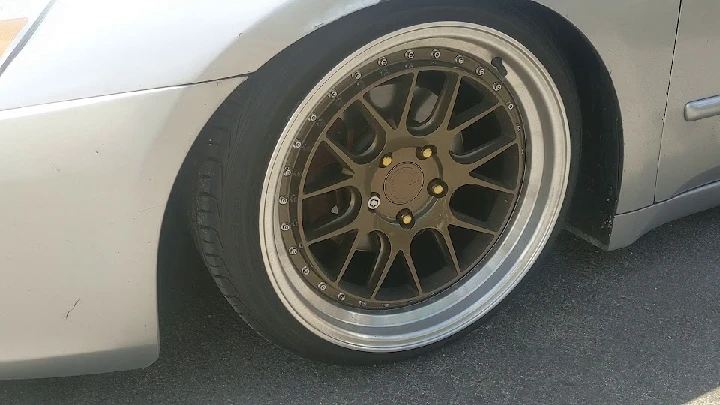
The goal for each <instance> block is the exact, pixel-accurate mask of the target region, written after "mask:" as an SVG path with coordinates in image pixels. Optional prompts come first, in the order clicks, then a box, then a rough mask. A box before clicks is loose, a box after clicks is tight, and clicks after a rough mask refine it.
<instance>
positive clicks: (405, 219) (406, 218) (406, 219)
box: [398, 213, 413, 225]
mask: <svg viewBox="0 0 720 405" xmlns="http://www.w3.org/2000/svg"><path fill="white" fill-rule="evenodd" d="M398 219H399V220H400V223H401V224H403V225H410V224H412V221H413V217H412V214H409V213H402V214H400V216H399V217H398Z"/></svg>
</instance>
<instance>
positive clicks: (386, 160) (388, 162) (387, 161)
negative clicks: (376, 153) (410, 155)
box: [380, 155, 393, 167]
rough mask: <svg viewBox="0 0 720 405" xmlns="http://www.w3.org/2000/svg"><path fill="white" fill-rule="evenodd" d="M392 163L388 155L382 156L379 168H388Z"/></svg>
mask: <svg viewBox="0 0 720 405" xmlns="http://www.w3.org/2000/svg"><path fill="white" fill-rule="evenodd" d="M392 161H393V160H392V156H390V155H385V156H383V157H382V159H381V160H380V167H388V166H390V165H391V164H392Z"/></svg>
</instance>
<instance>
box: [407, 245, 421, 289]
mask: <svg viewBox="0 0 720 405" xmlns="http://www.w3.org/2000/svg"><path fill="white" fill-rule="evenodd" d="M403 255H404V256H405V262H406V263H407V265H408V270H410V275H411V276H412V278H413V281H414V282H415V288H417V290H418V294H422V293H423V290H422V286H421V285H420V278H419V277H418V270H417V267H415V260H413V258H412V256H411V255H410V249H405V251H403Z"/></svg>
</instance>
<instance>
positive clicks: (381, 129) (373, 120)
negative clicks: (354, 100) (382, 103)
mask: <svg viewBox="0 0 720 405" xmlns="http://www.w3.org/2000/svg"><path fill="white" fill-rule="evenodd" d="M359 104H360V110H361V112H362V114H363V116H365V118H367V119H368V121H369V122H370V125H371V126H372V127H373V128H375V131H376V135H377V134H378V133H382V134H387V133H388V132H390V131H392V130H393V128H392V127H391V126H390V123H388V121H387V120H386V119H385V118H384V117H383V116H382V115H381V114H380V111H378V110H377V108H375V107H374V106H373V105H372V104H370V102H369V101H368V100H367V99H366V98H365V97H360V103H359Z"/></svg>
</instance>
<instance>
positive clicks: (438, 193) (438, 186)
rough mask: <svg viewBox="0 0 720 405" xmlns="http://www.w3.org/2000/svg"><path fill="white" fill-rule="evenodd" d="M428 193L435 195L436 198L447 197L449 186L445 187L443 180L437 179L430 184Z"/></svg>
mask: <svg viewBox="0 0 720 405" xmlns="http://www.w3.org/2000/svg"><path fill="white" fill-rule="evenodd" d="M428 191H429V192H430V194H431V195H434V196H435V197H443V196H444V195H445V192H446V191H447V186H446V185H445V183H443V181H442V180H440V179H435V180H433V181H431V182H430V186H429V187H428Z"/></svg>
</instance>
